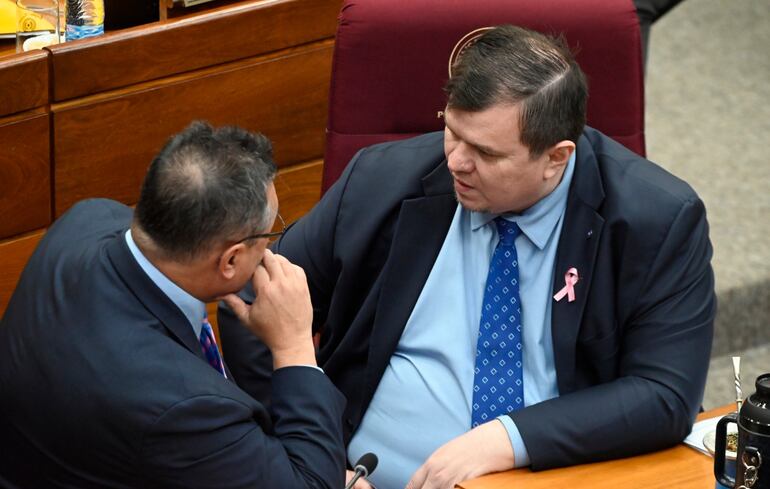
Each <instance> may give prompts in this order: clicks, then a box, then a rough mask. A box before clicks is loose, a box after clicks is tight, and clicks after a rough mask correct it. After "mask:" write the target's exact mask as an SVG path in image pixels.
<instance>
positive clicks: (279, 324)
mask: <svg viewBox="0 0 770 489" xmlns="http://www.w3.org/2000/svg"><path fill="white" fill-rule="evenodd" d="M251 280H252V285H253V286H254V293H255V294H256V297H255V298H254V302H253V303H252V304H251V306H249V305H247V304H246V303H245V302H243V301H242V300H241V298H240V297H238V296H237V295H235V294H229V295H227V296H225V297H224V298H223V300H224V301H225V303H227V305H228V306H229V307H230V309H231V310H232V311H233V313H234V314H235V316H236V317H237V318H238V319H239V320H240V321H241V322H242V323H243V324H244V325H245V326H246V327H247V328H248V329H249V330H251V332H252V333H254V334H255V335H257V336H258V337H259V338H260V339H261V340H262V341H263V342H264V343H265V345H266V346H267V347H268V348H269V349H270V351H271V352H272V354H273V368H275V369H278V368H281V367H287V366H290V365H316V360H315V349H314V348H313V338H312V331H311V330H312V323H313V307H312V305H311V304H310V292H309V291H308V287H307V278H305V272H304V271H303V270H302V269H301V268H300V267H298V266H296V265H293V264H292V263H290V262H289V260H287V259H286V258H284V257H282V256H280V255H275V254H273V252H272V251H270V250H265V256H264V258H263V259H262V263H261V264H259V266H257V269H256V270H255V271H254V276H253V277H252V279H251Z"/></svg>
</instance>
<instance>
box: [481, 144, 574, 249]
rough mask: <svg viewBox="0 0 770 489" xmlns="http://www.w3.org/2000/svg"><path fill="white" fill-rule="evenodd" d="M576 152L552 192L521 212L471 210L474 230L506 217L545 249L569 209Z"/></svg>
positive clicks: (538, 245)
mask: <svg viewBox="0 0 770 489" xmlns="http://www.w3.org/2000/svg"><path fill="white" fill-rule="evenodd" d="M575 153H576V152H575V151H573V152H572V156H570V158H569V161H568V162H567V168H565V170H564V175H562V178H561V182H559V184H558V185H557V186H556V188H555V189H553V191H552V192H551V193H550V194H548V195H546V196H545V197H543V198H542V199H540V200H539V201H537V202H536V203H535V205H533V206H532V207H530V208H529V209H527V210H525V211H524V212H522V213H521V214H514V213H505V214H491V213H488V212H475V211H471V229H472V230H473V231H476V230H478V229H479V228H481V227H482V226H485V225H487V224H488V223H489V222H490V221H492V220H493V219H495V218H496V217H498V216H502V217H503V218H504V219H507V220H509V221H514V222H515V223H516V224H518V225H519V228H520V229H521V232H522V233H523V234H524V235H525V236H527V238H529V240H530V241H532V243H533V244H534V245H535V246H537V247H538V249H540V250H542V249H543V248H545V245H546V244H547V243H548V238H549V237H550V236H551V233H553V230H554V229H556V224H558V222H559V219H561V216H562V214H564V210H565V209H566V208H567V195H568V194H569V186H570V183H571V182H572V175H573V173H574V172H575Z"/></svg>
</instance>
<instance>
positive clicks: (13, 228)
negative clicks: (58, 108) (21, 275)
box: [0, 108, 51, 275]
mask: <svg viewBox="0 0 770 489" xmlns="http://www.w3.org/2000/svg"><path fill="white" fill-rule="evenodd" d="M49 140H50V137H49V114H48V113H47V112H46V111H45V109H42V108H41V109H37V110H35V111H30V112H24V113H22V114H18V115H17V116H15V117H7V118H5V119H0V148H2V149H0V238H5V237H8V236H13V235H16V234H20V233H24V232H27V231H31V230H33V229H38V228H41V227H44V226H47V225H48V224H49V223H50V221H51V198H50V194H51V167H50V164H49V161H48V158H49V153H50V151H49ZM0 270H2V268H0ZM0 275H1V274H0Z"/></svg>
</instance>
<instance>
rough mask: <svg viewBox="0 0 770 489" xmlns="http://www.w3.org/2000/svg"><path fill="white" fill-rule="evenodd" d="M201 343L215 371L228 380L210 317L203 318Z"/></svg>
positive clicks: (204, 353)
mask: <svg viewBox="0 0 770 489" xmlns="http://www.w3.org/2000/svg"><path fill="white" fill-rule="evenodd" d="M198 339H199V340H200V342H201V348H202V349H203V355H205V357H206V360H208V362H209V365H211V366H212V367H214V370H216V371H217V372H219V373H220V374H222V375H223V376H224V377H225V378H227V374H225V368H224V365H222V357H220V356H219V348H217V340H215V339H214V331H213V330H212V329H211V324H210V323H209V317H208V315H204V316H203V327H202V328H201V335H200V338H198Z"/></svg>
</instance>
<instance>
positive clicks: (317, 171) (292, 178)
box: [275, 160, 323, 224]
mask: <svg viewBox="0 0 770 489" xmlns="http://www.w3.org/2000/svg"><path fill="white" fill-rule="evenodd" d="M322 174H323V161H321V160H317V161H313V162H310V163H307V164H304V165H296V166H293V167H291V168H286V169H283V170H281V171H279V172H278V175H277V176H276V177H275V190H276V193H278V209H279V212H280V213H281V217H283V219H284V220H285V221H286V224H289V223H292V222H294V221H296V220H297V219H299V218H300V217H302V216H304V215H305V214H307V212H308V211H309V210H310V209H312V207H313V206H314V205H315V204H316V202H318V199H319V198H320V197H321V176H322Z"/></svg>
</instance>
